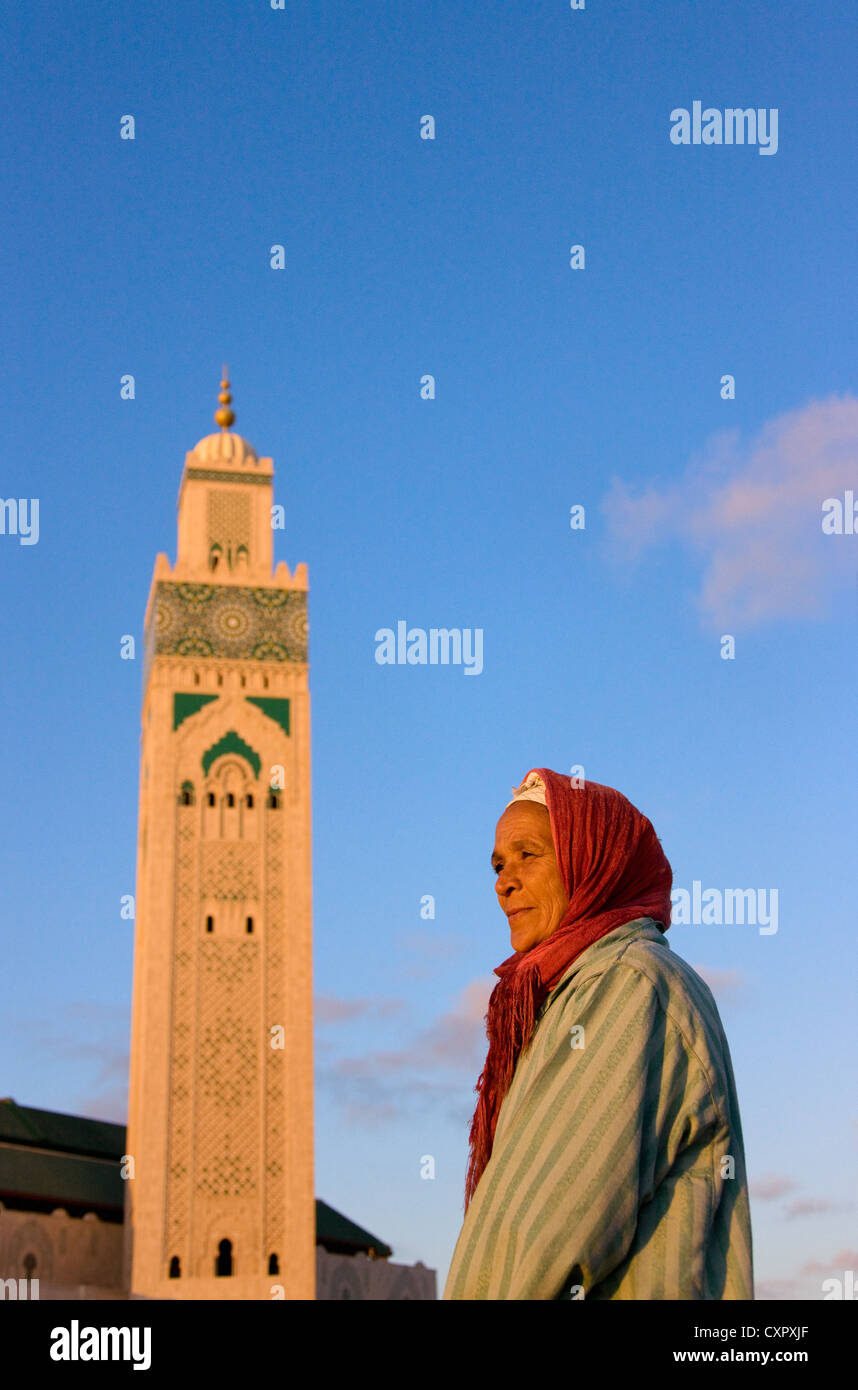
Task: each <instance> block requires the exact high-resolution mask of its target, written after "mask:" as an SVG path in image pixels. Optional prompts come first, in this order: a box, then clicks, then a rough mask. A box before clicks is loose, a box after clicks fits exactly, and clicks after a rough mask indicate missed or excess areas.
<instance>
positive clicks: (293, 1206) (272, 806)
mask: <svg viewBox="0 0 858 1390" xmlns="http://www.w3.org/2000/svg"><path fill="white" fill-rule="evenodd" d="M219 399H220V403H221V404H220V408H219V409H218V410H217V411H216V413H215V421H216V423H217V424H218V425H219V426H220V431H219V433H216V434H210V435H208V436H207V437H206V438H205V439H202V440H200V442H199V444H197V445H196V447H195V448H194V449H192V450H191V452H190V453H188V454H187V455H186V458H185V467H184V472H183V475H182V482H181V487H180V489H179V502H178V553H177V557H176V563H175V566H173V567H172V568H171V566H170V564H169V561H168V559H167V556H166V555H163V554H161V555H158V557H157V559H156V561H155V570H154V574H153V577H152V586H151V589H150V592H149V601H148V604H147V607H146V619H145V673H144V695H143V711H142V735H141V759H140V791H139V826H138V847H137V895H136V932H135V950H134V1002H133V1013H132V1023H131V1077H130V1093H129V1118H128V1138H127V1149H128V1154H127V1161H126V1164H125V1167H126V1169H127V1171H128V1177H127V1182H126V1187H125V1203H126V1210H125V1231H126V1242H125V1271H124V1277H125V1281H126V1287H128V1288H129V1289H130V1291H131V1295H132V1296H134V1295H139V1296H143V1297H147V1298H170V1299H176V1298H178V1299H273V1298H286V1299H312V1298H314V1296H315V1202H314V1191H313V1075H312V952H311V942H312V912H311V865H310V695H309V689H308V681H307V671H308V667H307V572H306V566H305V565H303V564H301V565H299V566H298V567H297V569H296V571H295V573H294V575H291V574H290V573H289V570H288V569H287V567H286V565H285V564H284V563H283V562H282V561H281V562H280V563H279V564H278V566H277V568H276V570H274V571H273V573H272V563H273V542H272V526H273V525H275V523H276V520H277V516H276V513H277V511H278V509H274V510H272V477H273V469H272V464H271V459H270V458H258V457H257V455H256V453H255V451H254V450H253V449H252V448H251V446H250V445H249V444H248V443H247V441H246V440H244V439H242V438H241V436H240V435H237V434H233V433H231V432H230V426H231V425H232V424H233V423H234V421H235V415H234V414H233V411H232V409H231V408H230V405H231V396H230V392H229V382H228V380H227V373H226V368H224V380H223V381H222V382H221V395H220V398H219ZM132 1174H133V1176H132Z"/></svg>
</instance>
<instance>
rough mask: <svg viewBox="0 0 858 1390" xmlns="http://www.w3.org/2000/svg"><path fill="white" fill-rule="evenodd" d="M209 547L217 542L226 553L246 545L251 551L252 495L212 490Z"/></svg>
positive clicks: (209, 511)
mask: <svg viewBox="0 0 858 1390" xmlns="http://www.w3.org/2000/svg"><path fill="white" fill-rule="evenodd" d="M206 500H207V503H208V508H207V510H208V532H209V545H213V544H214V543H215V542H217V544H218V545H220V546H223V549H224V552H226V551H228V550H231V551H232V556H233V559H235V553H236V549H237V547H238V546H240V545H246V546H247V548H248V550H249V549H250V494H249V493H247V492H230V491H228V490H227V489H226V488H210V489H209V493H208V497H207V499H206Z"/></svg>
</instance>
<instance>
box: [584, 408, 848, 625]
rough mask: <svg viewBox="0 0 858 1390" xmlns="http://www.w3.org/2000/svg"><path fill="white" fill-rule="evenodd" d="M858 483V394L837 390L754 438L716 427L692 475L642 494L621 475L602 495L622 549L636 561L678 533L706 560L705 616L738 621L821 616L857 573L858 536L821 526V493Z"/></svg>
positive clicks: (619, 552) (616, 545) (838, 492)
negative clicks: (832, 532)
mask: <svg viewBox="0 0 858 1390" xmlns="http://www.w3.org/2000/svg"><path fill="white" fill-rule="evenodd" d="M847 488H852V489H853V490H854V491H855V492H856V493H858V399H856V398H855V397H854V396H849V395H846V396H842V397H838V396H832V397H830V398H829V399H827V400H824V401H811V402H810V404H808V405H806V406H804V407H802V408H801V409H799V410H795V411H790V412H788V413H787V414H784V415H779V416H777V417H776V418H775V419H773V420H770V421H768V422H767V423H766V424H765V425H764V426H763V428H762V429H761V430H760V431H759V433H758V434H757V436H756V437H755V438H754V439H753V440H751V441H750V442H747V443H743V442H742V440H741V438H740V436H739V434H738V432H737V431H729V432H726V431H725V432H724V433H721V434H718V435H716V436H715V437H714V438H713V439H711V440H710V441H709V443H708V444H707V446H706V447H705V448H704V450H703V451H702V452H701V453H700V454H699V455H697V456H696V457H694V458H692V459H691V461H690V462H689V464H688V467H687V468H686V471H685V473H684V475H683V476H682V478H681V479H680V480H679V481H678V482H676V483H674V484H671V485H669V486H666V487H664V488H658V487H649V488H647V489H646V491H644V492H643V493H642V494H640V495H639V496H634V495H633V494H632V492H631V491H630V490H629V489H628V488H627V487H626V485H625V484H624V483H623V482H622V481H621V480H620V479H618V478H614V479H613V481H612V485H611V489H610V491H609V493H608V495H607V497H606V498H605V499H604V501H603V503H602V510H603V511H604V512H605V513H606V516H607V523H608V534H609V537H610V540H611V548H612V550H613V551H614V553H615V555H616V557H617V558H618V559H619V558H620V557H623V558H625V559H630V560H634V559H637V558H638V557H639V556H640V555H641V553H642V552H643V551H644V550H645V549H647V548H648V547H651V546H653V545H657V544H659V543H664V542H665V541H670V540H678V541H680V542H681V543H683V544H684V545H685V546H687V547H688V548H689V549H691V550H692V551H693V552H694V553H695V554H696V555H697V556H698V557H699V559H700V562H701V564H702V574H701V578H700V589H699V593H698V602H699V606H700V610H701V613H702V615H703V618H704V620H705V621H706V622H707V623H709V624H711V625H712V626H715V627H718V628H721V629H725V630H728V631H729V630H732V629H734V628H736V627H738V626H742V625H745V626H750V625H752V624H754V623H759V622H763V621H769V620H772V619H789V618H820V617H823V616H825V613H826V610H827V604H828V601H829V599H830V597H831V594H832V593H833V592H834V590H835V589H836V588H837V587H838V586H840V585H842V584H844V583H847V582H848V583H851V582H852V580H853V578H854V572H855V568H856V556H858V537H856V536H849V535H841V536H829V535H825V534H824V533H823V531H822V519H823V513H822V504H823V502H824V501H825V500H826V498H828V497H839V498H840V499H841V500H842V499H843V495H844V492H845V490H846V489H847Z"/></svg>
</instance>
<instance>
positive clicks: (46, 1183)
mask: <svg viewBox="0 0 858 1390" xmlns="http://www.w3.org/2000/svg"><path fill="white" fill-rule="evenodd" d="M124 1186H125V1184H124V1182H123V1181H122V1178H121V1177H120V1176H119V1163H118V1162H117V1161H116V1159H103V1158H78V1157H76V1156H74V1155H72V1154H59V1153H57V1154H45V1153H39V1152H38V1151H35V1152H34V1151H33V1150H29V1151H28V1150H27V1149H7V1148H4V1147H3V1145H2V1144H0V1201H2V1202H4V1203H6V1205H9V1199H10V1198H11V1199H14V1198H16V1197H17V1198H23V1199H25V1200H27V1201H32V1200H34V1199H35V1200H36V1201H39V1202H53V1203H54V1204H55V1205H56V1206H58V1207H85V1208H86V1210H87V1211H103V1210H104V1209H105V1208H108V1209H111V1210H113V1211H115V1212H120V1211H122V1204H123V1201H124V1200H125V1193H124V1192H123V1188H124Z"/></svg>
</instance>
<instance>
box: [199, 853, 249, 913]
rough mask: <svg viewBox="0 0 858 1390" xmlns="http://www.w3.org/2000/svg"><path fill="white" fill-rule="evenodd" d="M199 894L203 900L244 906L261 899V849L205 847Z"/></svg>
mask: <svg viewBox="0 0 858 1390" xmlns="http://www.w3.org/2000/svg"><path fill="white" fill-rule="evenodd" d="M202 849H203V853H202V878H201V884H200V890H201V893H202V896H203V897H204V898H220V899H221V900H222V901H224V902H243V901H245V900H253V901H254V902H255V901H257V900H258V898H259V876H258V873H257V866H258V862H259V847H258V845H257V844H254V843H252V842H248V843H247V844H243V845H242V844H233V845H230V844H224V843H223V841H222V840H213V841H210V842H209V843H208V844H204V845H203V847H202Z"/></svg>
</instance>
